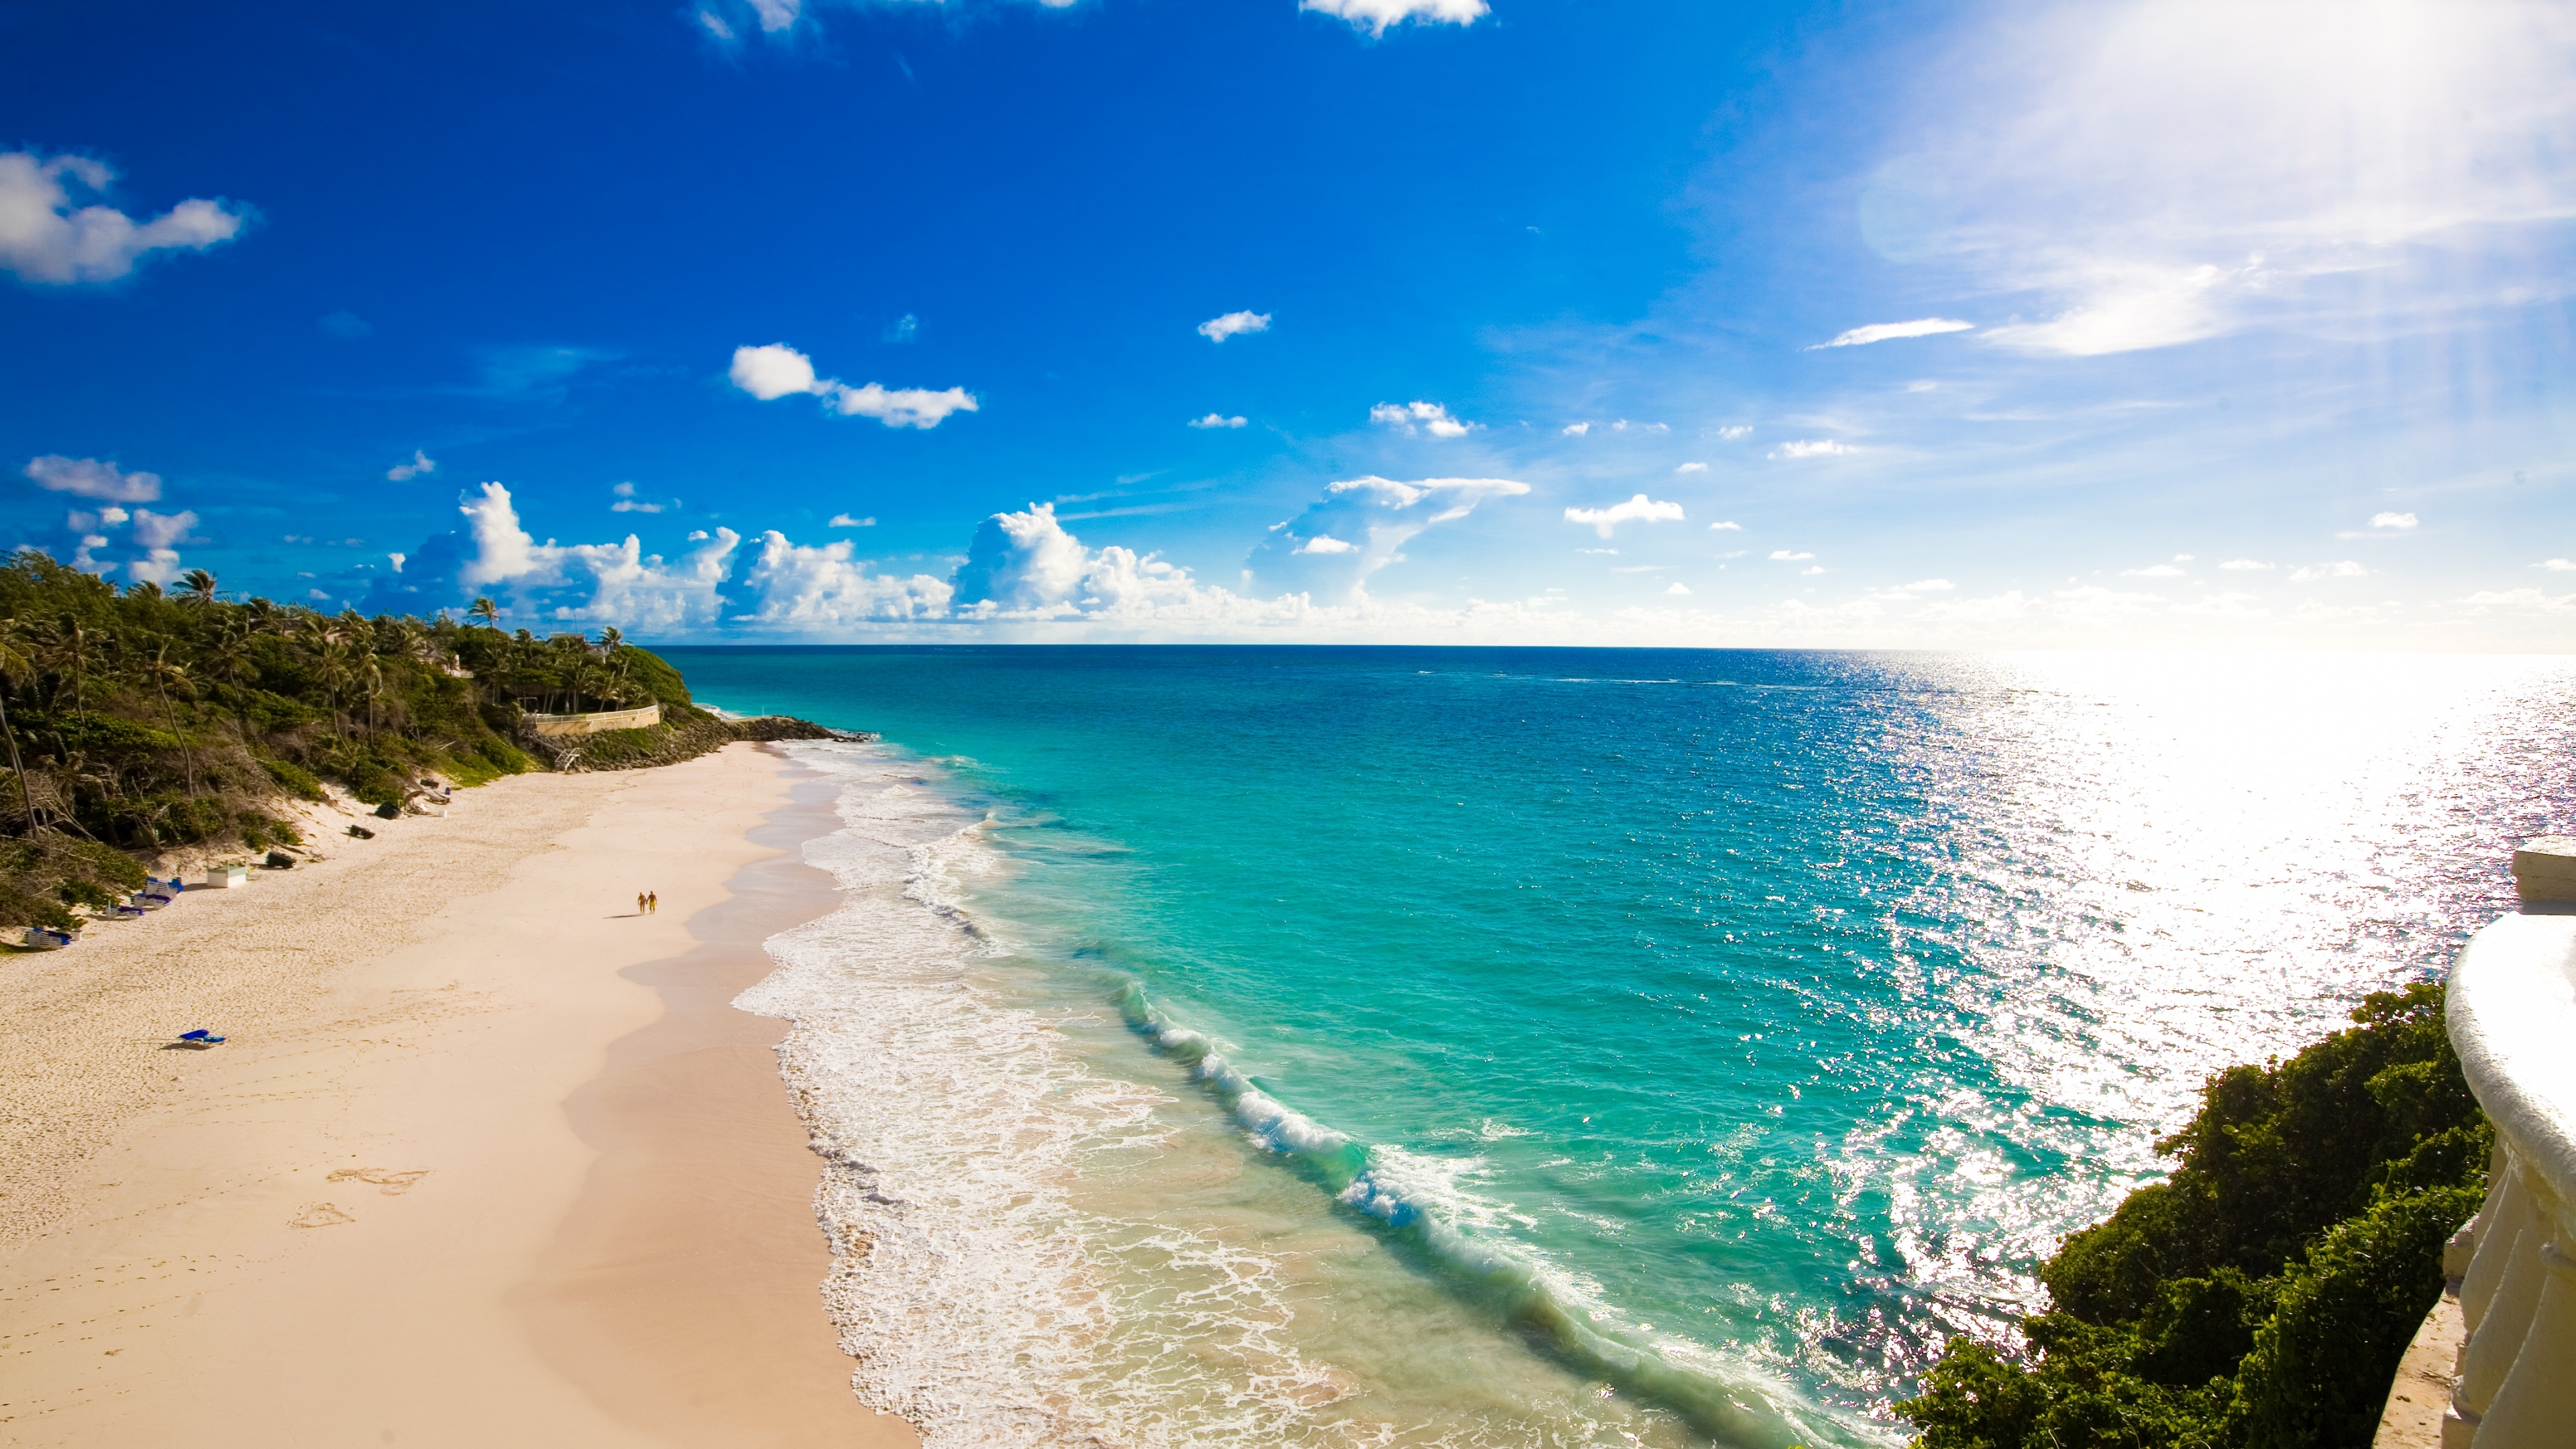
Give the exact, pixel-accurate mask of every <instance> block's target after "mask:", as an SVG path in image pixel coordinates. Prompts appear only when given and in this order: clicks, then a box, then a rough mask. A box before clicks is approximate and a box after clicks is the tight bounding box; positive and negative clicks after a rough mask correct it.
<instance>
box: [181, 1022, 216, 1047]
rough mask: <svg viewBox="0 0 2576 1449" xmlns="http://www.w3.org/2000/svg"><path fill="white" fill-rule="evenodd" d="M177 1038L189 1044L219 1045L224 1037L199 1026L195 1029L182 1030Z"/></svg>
mask: <svg viewBox="0 0 2576 1449" xmlns="http://www.w3.org/2000/svg"><path fill="white" fill-rule="evenodd" d="M179 1040H181V1041H183V1042H186V1043H188V1044H189V1045H191V1046H221V1045H222V1044H223V1040H224V1039H223V1038H222V1037H219V1036H217V1035H215V1034H214V1033H213V1032H211V1031H208V1030H206V1029H205V1028H204V1027H202V1026H201V1027H198V1028H197V1029H196V1030H195V1031H183V1032H181V1033H179Z"/></svg>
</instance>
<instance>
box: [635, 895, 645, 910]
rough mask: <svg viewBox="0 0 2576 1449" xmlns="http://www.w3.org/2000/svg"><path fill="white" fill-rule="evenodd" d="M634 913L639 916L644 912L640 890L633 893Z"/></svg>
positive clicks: (642, 896)
mask: <svg viewBox="0 0 2576 1449" xmlns="http://www.w3.org/2000/svg"><path fill="white" fill-rule="evenodd" d="M635 914H637V915H639V916H640V915H643V914H644V893H643V892H642V891H637V892H636V893H635Z"/></svg>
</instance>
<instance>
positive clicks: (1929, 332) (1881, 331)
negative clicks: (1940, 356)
mask: <svg viewBox="0 0 2576 1449" xmlns="http://www.w3.org/2000/svg"><path fill="white" fill-rule="evenodd" d="M1976 325H1977V324H1976V323H1974V322H1960V321H1956V320H1953V319H1951V318H1948V317H1923V318H1918V319H1916V320H1915V321H1912V322H1873V323H1871V324H1870V325H1869V326H1867V327H1855V328H1853V329H1851V330H1850V331H1848V332H1844V333H1841V334H1839V335H1837V336H1836V337H1835V338H1834V340H1833V341H1831V342H1819V343H1817V344H1816V345H1815V346H1814V347H1810V348H1808V349H1807V350H1808V351H1809V352H1816V351H1819V350H1821V349H1824V348H1827V347H1866V346H1868V345H1869V344H1871V343H1873V342H1892V341H1894V340H1896V339H1897V338H1900V337H1937V336H1939V335H1940V334H1942V333H1944V332H1967V331H1971V330H1973V329H1974V328H1975V327H1976Z"/></svg>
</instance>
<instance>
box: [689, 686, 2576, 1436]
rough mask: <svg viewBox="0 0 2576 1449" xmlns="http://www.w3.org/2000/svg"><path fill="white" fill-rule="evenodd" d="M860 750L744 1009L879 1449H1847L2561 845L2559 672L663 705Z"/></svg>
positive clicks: (799, 749)
mask: <svg viewBox="0 0 2576 1449" xmlns="http://www.w3.org/2000/svg"><path fill="white" fill-rule="evenodd" d="M664 652H665V653H666V654H667V655H668V657H670V658H671V660H672V661H673V662H674V663H675V664H677V665H678V666H679V667H680V668H681V669H682V670H683V671H684V672H685V673H686V675H687V677H688V679H689V682H690V685H691V687H692V689H693V690H694V691H695V692H696V694H697V696H698V697H699V698H700V700H701V701H703V702H707V703H711V704H715V705H718V706H722V707H724V708H727V709H731V710H735V711H741V712H762V713H766V712H780V713H792V714H797V715H802V716H805V717H807V718H810V719H814V720H817V721H820V722H822V723H825V724H829V725H834V726H838V727H843V728H847V729H853V730H869V731H875V732H878V733H879V734H880V735H881V737H882V738H881V741H880V742H879V743H877V744H874V745H866V746H856V745H825V746H795V747H791V748H792V750H793V751H794V752H795V753H797V754H798V756H799V757H800V758H802V759H804V760H806V761H807V762H808V763H809V764H811V765H813V767H814V768H815V769H817V770H818V771H821V772H823V773H824V774H826V775H828V776H830V777H832V778H834V779H836V780H838V781H839V782H840V785H841V790H842V794H841V802H842V803H841V810H842V814H843V819H844V822H845V825H846V828H845V829H844V830H843V831H842V832H841V833H840V835H838V836H835V837H832V838H831V839H829V840H826V841H822V842H817V844H816V845H815V846H814V847H812V848H811V851H810V852H809V853H810V854H811V856H812V858H814V859H815V860H816V862H817V863H818V864H821V865H824V866H826V867H827V868H830V869H832V870H834V871H835V872H836V873H837V874H838V876H839V878H840V879H841V881H842V883H843V885H844V887H845V889H846V891H847V892H848V895H847V905H846V906H845V908H844V909H843V910H842V911H841V912H840V913H838V914H837V915H836V916H834V917H832V918H830V919H828V920H826V921H823V922H818V923H816V924H815V925H813V926H810V927H806V928H801V929H800V931H798V932H791V933H789V935H788V936H786V937H782V938H780V940H779V941H778V942H776V943H773V951H774V952H776V954H778V956H779V959H780V961H781V972H780V975H779V976H778V977H776V978H773V980H772V981H771V982H770V983H768V984H767V985H765V986H764V987H762V988H760V989H757V990H755V992H754V993H752V994H751V996H749V997H747V998H746V1000H745V1004H746V1005H749V1006H752V1007H754V1008H755V1009H761V1010H767V1011H772V1012H775V1013H776V1014H780V1015H788V1016H793V1017H794V1018H795V1019H796V1022H797V1025H796V1028H795V1030H794V1032H793V1033H791V1036H790V1039H789V1045H788V1047H787V1049H786V1053H785V1056H786V1066H787V1072H788V1076H789V1078H790V1080H791V1082H792V1083H794V1084H795V1085H796V1087H797V1091H798V1094H799V1100H800V1105H801V1106H802V1107H803V1108H804V1110H805V1111H806V1114H807V1118H808V1121H809V1123H810V1124H812V1125H813V1126H814V1128H815V1131H816V1135H817V1140H818V1143H819V1144H820V1145H822V1146H823V1147H824V1149H825V1150H826V1152H827V1154H828V1155H830V1156H831V1157H832V1158H833V1167H832V1173H833V1177H832V1178H831V1180H829V1181H827V1184H826V1190H825V1207H826V1217H827V1220H829V1221H830V1222H831V1223H832V1224H833V1225H834V1231H835V1233H836V1235H837V1236H836V1243H837V1245H838V1249H839V1257H838V1259H837V1262H838V1266H837V1267H836V1269H835V1279H834V1286H833V1289H832V1294H831V1296H832V1301H833V1302H834V1304H835V1313H836V1315H837V1316H838V1318H839V1321H840V1325H841V1328H842V1331H843V1333H844V1335H845V1341H846V1342H847V1343H849V1344H850V1345H851V1346H852V1347H853V1348H854V1349H856V1350H858V1351H859V1353H860V1355H861V1362H862V1364H863V1367H862V1369H861V1373H860V1387H861V1391H862V1393H863V1395H864V1396H866V1397H868V1398H870V1399H871V1400H872V1401H874V1402H877V1403H879V1404H881V1405H884V1406H886V1407H890V1408H895V1409H899V1410H901V1411H903V1412H905V1413H907V1414H908V1415H910V1416H912V1417H913V1418H914V1419H915V1421H916V1422H918V1423H920V1424H922V1426H923V1427H924V1429H925V1433H926V1436H927V1437H928V1439H929V1440H930V1442H932V1443H933V1444H958V1445H966V1444H974V1445H994V1444H1006V1443H1014V1444H1015V1443H1025V1444H1056V1443H1065V1444H1072V1443H1082V1444H1095V1443H1096V1444H1116V1445H1129V1444H1133V1445H1163V1444H1188V1443H1208V1444H1215V1443H1227V1444H1242V1443H1264V1444H1270V1443H1276V1444H1319V1445H1321V1444H1404V1445H1417V1444H1420V1445H1430V1444H1449V1445H1459V1446H1467V1445H1487V1444H1490V1445H1503V1444H1513V1445H1521V1444H1542V1443H1544V1444H1596V1443H1597V1444H1627V1443H1634V1444H1674V1445H1684V1444H1705V1443H1712V1442H1714V1443H1722V1444H1729V1445H1746V1446H1765V1449H1780V1446H1786V1445H1790V1444H1803V1445H1823V1444H1875V1443H1890V1442H1897V1441H1900V1440H1901V1439H1902V1438H1903V1437H1904V1433H1905V1430H1904V1426H1903V1425H1902V1423H1901V1422H1900V1421H1899V1420H1898V1419H1897V1418H1896V1417H1895V1416H1894V1415H1892V1414H1891V1412H1890V1411H1889V1407H1888V1406H1889V1405H1890V1403H1891V1402H1892V1401H1893V1400H1895V1399H1898V1398H1901V1397H1903V1396H1904V1395H1905V1394H1906V1393H1908V1392H1909V1391H1910V1390H1911V1388H1912V1387H1913V1386H1914V1385H1915V1384H1916V1382H1917V1381H1918V1378H1919V1376H1920V1375H1921V1373H1922V1372H1923V1371H1924V1369H1925V1368H1926V1367H1927V1366H1928V1365H1929V1364H1930V1362H1931V1361H1932V1360H1933V1359H1934V1358H1935V1357H1937V1356H1938V1354H1939V1352H1940V1348H1941V1345H1942V1343H1943V1342H1944V1341H1945V1340H1946V1339H1948V1338H1949V1337H1951V1336H1952V1335H1955V1334H1962V1333H1966V1334H1977V1335H1984V1336H1989V1337H1992V1336H1996V1335H1998V1334H1999V1333H2001V1332H2002V1331H2003V1329H2004V1328H2005V1326H2006V1325H2008V1324H2009V1322H2010V1321H2011V1320H2012V1319H2013V1318H2014V1317H2015V1316H2016V1315H2018V1314H2020V1313H2022V1312H2024V1311H2027V1310H2028V1309H2029V1308H2031V1307H2032V1306H2033V1304H2034V1303H2035V1302H2036V1301H2037V1298H2036V1289H2035V1285H2034V1282H2033V1280H2032V1278H2031V1271H2032V1269H2033V1267H2034V1266H2035V1265H2036V1264H2037V1262H2038V1261H2039V1260H2040V1259H2042V1258H2044V1257H2045V1256H2046V1255H2047V1254H2048V1253H2049V1252H2050V1251H2051V1250H2052V1248H2053V1246H2054V1244H2055V1243H2056V1241H2057V1240H2058V1238H2059V1237H2061V1236H2062V1235H2063V1234H2064V1233H2066V1232H2067V1231H2068V1230H2070V1229H2072V1228H2075V1227H2079V1226H2082V1225H2084V1224H2086V1223H2088V1222H2091V1221H2093V1220H2095V1219H2097V1218H2099V1217H2100V1216H2102V1215H2103V1214H2104V1213H2106V1212H2107V1211H2108V1210H2109V1208H2110V1207H2111V1206H2112V1205H2113V1204H2114V1203H2116V1202H2117V1201H2118V1199H2119V1198H2120V1196H2121V1195H2122V1194H2123V1193H2125V1192H2127V1191H2128V1190H2129V1189H2130V1188H2132V1187H2134V1186H2136V1185H2138V1184H2139V1183H2141V1182H2143V1181H2147V1180H2150V1179H2152V1178H2153V1176H2154V1175H2155V1174H2156V1173H2157V1172H2158V1171H2159V1167H2160V1164H2159V1159H2158V1158H2157V1156H2156V1154H2155V1152H2154V1148H2153V1143H2154V1141H2155V1140H2156V1139H2157V1138H2158V1137H2159V1136H2160V1135H2162V1134H2164V1133H2166V1132H2169V1131H2171V1130H2172V1129H2173V1128H2174V1127H2175V1126H2177V1125H2178V1124H2179V1123H2180V1122H2181V1121H2182V1120H2183V1119H2184V1118H2185V1117H2187V1116H2188V1115H2189V1114H2190V1112H2191V1111H2192V1110H2193V1108H2194V1105H2195V1093H2196V1092H2197V1089H2198V1087H2199V1085H2200V1083H2201V1081H2202V1080H2203V1079H2204V1078H2205V1077H2206V1076H2207V1075H2208V1074H2209V1073H2210V1072H2212V1071H2214V1070H2216V1069H2218V1068H2220V1067H2223V1066H2226V1065H2229V1064H2231V1063H2235V1062H2241V1061H2248V1060H2261V1059H2263V1058H2264V1057H2266V1056H2268V1055H2271V1054H2274V1053H2283V1052H2287V1051H2290V1050H2293V1049H2295V1048H2296V1047H2298V1046H2300V1045H2302V1044H2304V1043H2306V1042H2308V1041H2311V1040H2313V1039H2315V1038H2316V1037H2318V1036H2321V1035H2323V1034H2324V1033H2325V1032H2327V1031H2329V1030H2332V1029H2334V1028H2335V1027H2336V1026H2337V1025H2339V1024H2340V1022H2341V1018H2342V1017H2343V1014H2344V1013H2345V1012H2346V1011H2348V1010H2349V1009H2350V1007H2351V1006H2352V1004H2353V1003H2354V1002H2355V1001H2356V1000H2357V999H2358V997H2359V996H2360V995H2361V994H2362V993H2364V992H2367V991H2371V990H2374V989H2380V988H2384V987H2388V986H2391V985H2395V984H2397V983H2400V982H2405V981H2411V980H2417V979H2422V978H2426V977H2430V976H2437V975H2439V974H2441V973H2442V972H2443V971H2445V970H2446V969H2447V967H2448V965H2449V962H2450V959H2451V956H2452V954H2453V952H2454V951H2455V950H2456V948H2457V947H2458V945H2459V944H2460V942H2461V941H2462V940H2464V939H2465V937H2466V936H2467V934H2468V933H2469V932H2471V931H2472V930H2474V929H2475V928H2476V927H2477V926H2479V925H2481V924H2483V923H2484V922H2485V921H2486V920H2488V919H2490V918H2492V917H2493V916H2494V915H2496V914H2498V913H2499V912H2501V911H2502V910H2503V909H2504V908H2505V904H2506V902H2507V900H2508V899H2509V897H2510V892H2511V888H2510V883H2509V879H2508V876H2507V872H2506V862H2507V858H2508V856H2509V854H2510V850H2511V845H2512V843H2513V842H2514V841H2516V840H2518V839H2520V838H2522V837H2524V836H2527V835H2531V834H2537V833H2542V832H2544V831H2547V830H2550V829H2553V828H2554V829H2561V830H2563V829H2567V828H2569V827H2570V826H2571V825H2576V665H2571V663H2570V661H2568V660H2565V659H2557V658H2502V657H2487V658H2458V657H2433V656H2405V657H2395V656H2381V657H2360V656H2313V657H2310V656H2298V657H2283V656H2174V655H2109V654H2104V655H2057V656H2043V655H2027V656H1969V655H1926V654H1852V653H1813V652H1734V651H1640V650H1601V651H1584V650H1511V649H1408V648H1359V649H1322V648H1238V647H1210V648H1192V647H1138V648H1125V647H1098V648H1092V647H1027V648H1012V647H976V648H937V647H922V648H849V649H837V648H836V649H805V648H796V649H750V648H731V649H698V648H677V647H675V648H671V649H668V650H666V651H664Z"/></svg>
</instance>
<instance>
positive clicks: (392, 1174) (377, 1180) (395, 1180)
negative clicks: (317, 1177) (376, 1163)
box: [331, 1167, 429, 1197]
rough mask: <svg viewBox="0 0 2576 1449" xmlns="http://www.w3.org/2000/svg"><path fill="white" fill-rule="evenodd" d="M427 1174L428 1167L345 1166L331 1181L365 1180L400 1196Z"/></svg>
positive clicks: (388, 1192) (372, 1185)
mask: <svg viewBox="0 0 2576 1449" xmlns="http://www.w3.org/2000/svg"><path fill="white" fill-rule="evenodd" d="M427 1176H429V1169H428V1168H426V1167H401V1168H396V1167H344V1168H341V1169H340V1170H339V1171H337V1172H334V1173H332V1174H331V1181H333V1182H363V1183H366V1184H368V1185H369V1186H371V1187H380V1188H383V1189H384V1190H385V1196H387V1197H398V1196H400V1195H401V1194H403V1193H406V1192H409V1191H411V1189H412V1186H413V1185H414V1184H416V1183H418V1182H419V1181H420V1180H421V1179H422V1178H424V1177H427Z"/></svg>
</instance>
